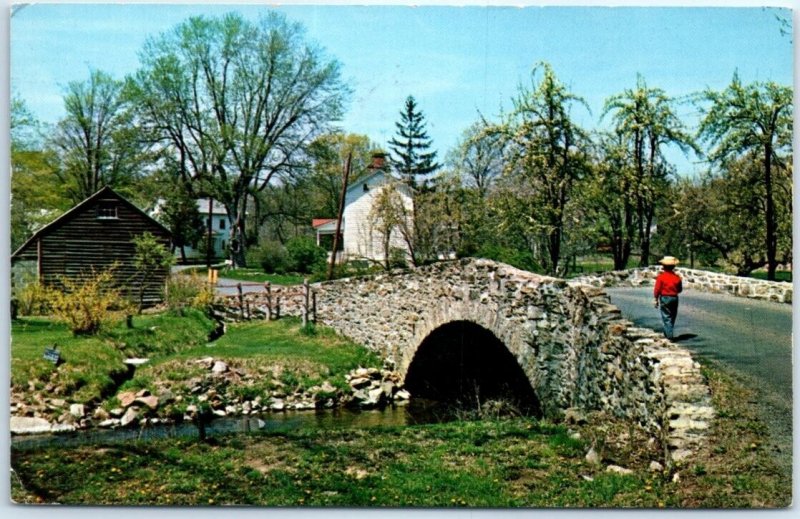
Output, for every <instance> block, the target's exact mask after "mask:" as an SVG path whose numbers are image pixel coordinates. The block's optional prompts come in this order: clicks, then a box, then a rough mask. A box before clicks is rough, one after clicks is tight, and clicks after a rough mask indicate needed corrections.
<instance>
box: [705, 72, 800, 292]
mask: <svg viewBox="0 0 800 519" xmlns="http://www.w3.org/2000/svg"><path fill="white" fill-rule="evenodd" d="M697 107H698V108H699V110H700V112H701V114H702V116H703V119H702V121H701V123H700V128H699V130H698V137H699V138H700V139H702V140H703V141H705V142H707V143H708V144H709V145H710V146H712V147H713V149H712V150H711V152H710V153H709V159H710V160H711V162H712V164H715V165H717V166H718V167H722V168H725V167H726V166H727V165H729V164H731V163H732V162H734V161H738V160H741V159H742V158H743V157H746V156H750V157H752V158H757V159H758V162H759V164H760V178H759V179H758V184H759V185H760V187H761V189H763V207H764V211H763V217H762V225H763V228H764V233H763V241H764V245H763V247H764V251H765V253H766V265H767V278H768V279H770V280H774V279H775V270H776V268H777V266H778V239H779V238H778V220H779V212H780V211H779V209H778V208H776V194H775V186H776V183H778V181H779V179H780V178H781V177H791V167H790V164H791V154H792V89H791V88H789V87H786V86H781V85H778V84H776V83H773V82H754V83H751V84H749V85H744V84H742V82H741V80H740V79H739V75H738V74H734V76H733V80H732V81H731V83H730V85H728V87H727V88H726V89H725V90H723V91H721V92H718V91H714V90H710V89H708V90H705V91H704V92H703V93H702V94H700V95H699V96H698V99H697ZM788 212H789V214H791V207H789V211H788Z"/></svg>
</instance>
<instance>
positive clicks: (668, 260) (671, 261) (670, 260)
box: [658, 256, 680, 267]
mask: <svg viewBox="0 0 800 519" xmlns="http://www.w3.org/2000/svg"><path fill="white" fill-rule="evenodd" d="M658 262H659V263H661V264H662V265H672V266H673V267H674V266H675V265H677V264H678V263H680V261H678V258H674V257H672V256H664V257H663V258H661V259H660V260H658Z"/></svg>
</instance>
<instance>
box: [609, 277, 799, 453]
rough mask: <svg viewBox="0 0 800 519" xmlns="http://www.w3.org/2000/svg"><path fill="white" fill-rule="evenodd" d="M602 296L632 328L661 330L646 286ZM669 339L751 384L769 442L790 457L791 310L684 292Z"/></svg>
mask: <svg viewBox="0 0 800 519" xmlns="http://www.w3.org/2000/svg"><path fill="white" fill-rule="evenodd" d="M607 292H608V294H609V296H610V297H611V302H612V303H614V304H615V305H616V306H617V307H618V308H619V309H620V310H621V311H622V315H623V316H625V317H626V318H627V319H629V320H631V321H633V322H634V323H635V324H636V325H637V326H640V327H642V328H651V329H654V330H658V331H662V330H663V328H662V326H661V319H660V316H659V312H658V310H657V309H655V308H654V307H653V288H652V287H642V288H612V289H607ZM675 338H676V342H677V343H678V344H680V345H681V346H684V347H685V348H687V349H688V350H690V351H691V352H692V353H693V354H694V356H695V357H696V358H697V359H698V360H700V361H702V359H704V358H706V359H713V360H715V361H718V362H720V363H722V364H724V365H726V366H728V367H729V368H732V369H733V370H735V371H737V372H739V373H742V374H744V375H745V377H746V379H747V380H750V381H752V383H753V384H754V385H755V386H756V389H757V390H758V391H757V400H758V404H759V407H760V408H761V410H762V416H763V418H764V419H765V421H766V422H767V425H768V427H769V428H770V434H771V436H772V437H773V440H774V441H775V442H776V443H777V444H778V445H780V446H781V448H782V449H789V452H791V434H792V363H793V355H792V306H791V305H787V304H783V303H771V302H767V301H758V300H753V299H746V298H741V297H733V296H728V295H720V294H707V293H703V292H695V291H686V292H684V293H683V294H681V297H680V306H679V308H678V319H677V322H676V323H675ZM783 452H786V450H783ZM789 460H791V456H790V457H789ZM790 462H791V461H790Z"/></svg>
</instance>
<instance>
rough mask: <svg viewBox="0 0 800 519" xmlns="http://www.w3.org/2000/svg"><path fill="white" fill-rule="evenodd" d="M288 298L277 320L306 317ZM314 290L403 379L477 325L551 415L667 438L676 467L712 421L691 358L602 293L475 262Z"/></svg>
mask: <svg viewBox="0 0 800 519" xmlns="http://www.w3.org/2000/svg"><path fill="white" fill-rule="evenodd" d="M281 290H285V292H284V293H285V295H284V301H285V302H284V303H283V305H282V310H281V313H282V314H283V315H297V314H299V312H300V309H301V307H302V298H299V299H298V298H297V297H295V298H292V297H289V295H288V294H289V291H290V290H293V291H294V292H295V293H296V291H297V289H296V288H295V289H281ZM312 290H313V291H314V292H316V295H317V316H316V317H317V320H318V322H320V323H323V324H325V325H327V326H330V327H332V328H334V329H335V330H337V331H338V332H339V333H341V334H342V335H345V336H347V337H349V338H351V339H352V340H354V341H355V342H357V343H360V344H363V345H365V346H366V347H368V348H370V349H372V350H373V351H375V352H377V353H379V354H380V355H381V356H382V357H383V358H384V359H385V360H386V361H387V363H388V364H390V365H391V366H393V368H394V369H395V370H396V371H397V372H398V373H399V374H400V376H401V377H405V375H406V373H407V371H408V368H409V366H410V365H411V362H412V361H413V360H414V355H415V353H416V350H417V348H418V347H419V346H420V344H421V343H422V341H423V340H424V339H425V337H427V336H428V335H429V334H430V333H431V332H432V331H434V330H435V329H437V328H439V327H440V326H442V325H444V324H447V323H450V322H453V321H470V322H473V323H475V324H477V325H479V326H482V327H484V328H486V329H487V330H489V331H491V332H492V333H493V334H494V335H495V336H496V337H497V338H498V339H500V340H501V341H502V342H503V343H504V344H505V346H506V347H507V348H508V350H509V351H510V352H511V353H512V354H513V355H514V357H515V358H516V360H517V362H518V364H519V366H520V367H521V368H522V370H523V371H524V373H525V375H526V376H527V378H528V380H529V381H530V383H531V387H532V388H533V389H534V391H535V392H536V394H537V396H538V398H539V401H540V404H541V406H542V409H543V411H544V412H545V414H547V415H549V416H553V417H558V416H561V415H563V414H564V413H565V412H566V411H567V410H568V409H570V408H577V409H580V410H582V411H593V410H600V411H604V412H607V413H609V414H611V415H613V416H617V417H621V418H626V419H630V420H633V421H635V422H638V423H639V424H641V425H642V426H643V427H645V428H646V429H648V430H649V431H651V432H652V433H653V434H655V435H658V436H660V437H661V439H662V440H663V441H664V443H665V444H667V445H668V446H669V448H670V452H671V453H672V455H673V458H683V457H686V456H688V455H689V454H690V453H691V451H692V449H694V448H695V447H696V446H697V445H698V442H700V441H702V438H703V435H704V432H705V430H706V429H707V428H708V426H709V421H710V420H711V418H712V417H713V409H712V408H711V406H710V397H709V392H708V388H707V386H706V385H705V383H704V380H703V377H702V376H701V374H700V370H699V365H698V364H697V363H695V362H694V361H693V360H692V358H691V356H690V354H689V352H688V351H687V350H685V349H683V348H680V347H678V346H677V345H675V344H672V343H670V342H669V341H667V340H666V339H663V338H662V337H660V335H659V334H657V333H655V332H652V331H650V330H644V329H640V328H635V327H633V326H632V324H631V323H630V322H628V321H626V320H624V319H622V318H621V316H620V313H619V310H618V309H617V308H616V307H614V306H613V305H611V303H610V301H609V298H608V296H607V295H606V294H605V293H604V292H603V291H602V289H600V288H595V287H591V286H588V285H584V284H582V283H580V282H577V281H571V282H569V283H567V282H565V281H563V280H560V279H555V278H549V277H545V276H540V275H537V274H532V273H530V272H525V271H522V270H518V269H515V268H512V267H510V266H507V265H503V264H500V263H495V262H492V261H488V260H474V259H473V260H460V261H454V262H441V263H437V264H434V265H431V266H427V267H423V268H419V269H416V270H413V271H410V272H395V273H387V274H381V275H376V276H369V277H361V278H353V279H344V280H337V281H333V282H326V283H321V284H316V285H313V286H312ZM278 293H280V292H279V291H278V290H276V291H273V299H274V298H275V297H276V296H277V295H278ZM248 297H249V300H248V302H247V303H246V306H247V307H248V308H250V313H251V314H253V315H254V316H256V317H260V318H263V317H264V315H265V314H264V313H263V310H261V309H263V308H265V307H266V305H265V304H264V302H263V295H261V296H259V295H257V294H254V295H249V296H248ZM237 311H238V310H237V309H236V308H235V307H234V308H230V309H229V312H230V313H231V314H234V315H235V314H236V313H237Z"/></svg>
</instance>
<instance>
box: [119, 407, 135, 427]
mask: <svg viewBox="0 0 800 519" xmlns="http://www.w3.org/2000/svg"><path fill="white" fill-rule="evenodd" d="M137 416H139V410H138V409H137V408H135V407H129V408H128V410H127V411H125V414H124V415H123V416H122V418H120V420H119V424H120V425H121V426H123V427H126V426H127V425H128V424H130V423H131V422H133V421H134V420H136V417H137Z"/></svg>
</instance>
